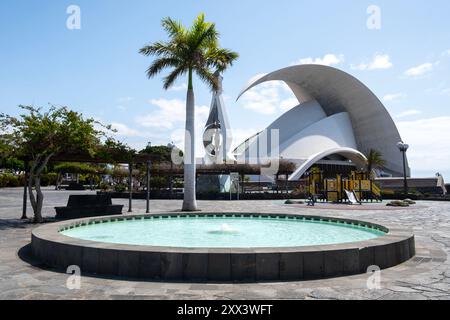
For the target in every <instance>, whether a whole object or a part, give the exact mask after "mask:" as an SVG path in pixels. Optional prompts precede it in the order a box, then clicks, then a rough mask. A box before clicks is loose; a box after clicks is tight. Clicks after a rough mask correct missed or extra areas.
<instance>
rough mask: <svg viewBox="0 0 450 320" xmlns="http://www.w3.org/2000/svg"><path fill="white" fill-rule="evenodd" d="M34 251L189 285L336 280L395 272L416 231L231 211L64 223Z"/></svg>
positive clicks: (35, 242) (47, 232)
mask: <svg viewBox="0 0 450 320" xmlns="http://www.w3.org/2000/svg"><path fill="white" fill-rule="evenodd" d="M32 250H33V253H34V255H35V256H36V257H38V258H39V259H40V260H42V261H43V262H45V263H46V264H47V265H49V266H51V267H55V268H67V267H68V266H70V265H78V266H79V267H80V268H81V270H82V272H86V273H93V274H102V275H114V276H123V277H132V278H145V279H161V280H186V281H192V280H199V281H265V280H266V281H267V280H302V279H317V278H325V277H336V276H344V275H352V274H358V273H363V272H366V270H367V268H368V267H370V266H373V265H376V266H378V267H380V268H381V269H383V268H388V267H392V266H395V265H397V264H399V263H402V262H404V261H406V260H408V259H410V258H411V257H412V256H414V254H415V247H414V236H413V235H412V234H411V233H409V232H407V231H404V230H400V229H396V228H393V227H386V226H381V225H378V224H375V223H371V222H363V221H357V220H351V219H342V218H331V217H319V216H304V215H292V214H232V213H230V214H204V215H181V214H163V215H145V216H127V217H117V216H114V217H102V218H92V219H80V220H73V221H68V222H60V223H56V224H51V225H46V226H43V227H40V228H37V229H35V230H33V233H32Z"/></svg>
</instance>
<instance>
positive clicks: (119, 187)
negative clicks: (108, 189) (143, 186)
mask: <svg viewBox="0 0 450 320" xmlns="http://www.w3.org/2000/svg"><path fill="white" fill-rule="evenodd" d="M126 190H127V186H126V185H125V184H123V183H118V184H116V185H115V186H114V191H115V192H125V191H126Z"/></svg>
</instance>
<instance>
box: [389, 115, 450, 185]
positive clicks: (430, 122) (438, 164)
mask: <svg viewBox="0 0 450 320" xmlns="http://www.w3.org/2000/svg"><path fill="white" fill-rule="evenodd" d="M449 123H450V117H449V116H443V117H435V118H429V119H421V120H414V121H399V122H397V126H398V129H399V131H400V133H401V136H402V138H403V139H404V141H405V142H407V143H408V144H409V145H410V150H408V160H409V164H410V167H411V169H412V170H413V171H415V170H417V171H419V172H430V174H432V173H434V172H442V173H444V172H448V173H450V161H448V159H450V126H449V125H448V124H449ZM447 179H448V178H447Z"/></svg>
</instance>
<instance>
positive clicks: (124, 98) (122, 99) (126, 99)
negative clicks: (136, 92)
mask: <svg viewBox="0 0 450 320" xmlns="http://www.w3.org/2000/svg"><path fill="white" fill-rule="evenodd" d="M133 100H134V98H133V97H121V98H119V99H117V101H118V102H119V103H126V102H130V101H133Z"/></svg>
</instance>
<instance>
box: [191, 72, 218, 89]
mask: <svg viewBox="0 0 450 320" xmlns="http://www.w3.org/2000/svg"><path fill="white" fill-rule="evenodd" d="M195 72H196V73H197V76H198V77H199V78H200V79H201V80H202V81H203V82H205V83H206V84H207V85H208V86H209V87H210V88H211V90H213V91H216V90H218V89H219V83H218V82H217V77H216V76H215V75H214V73H213V72H211V70H209V69H208V68H206V67H203V68H196V69H195Z"/></svg>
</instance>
